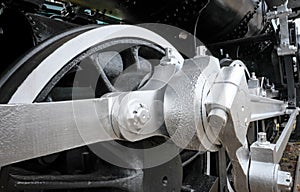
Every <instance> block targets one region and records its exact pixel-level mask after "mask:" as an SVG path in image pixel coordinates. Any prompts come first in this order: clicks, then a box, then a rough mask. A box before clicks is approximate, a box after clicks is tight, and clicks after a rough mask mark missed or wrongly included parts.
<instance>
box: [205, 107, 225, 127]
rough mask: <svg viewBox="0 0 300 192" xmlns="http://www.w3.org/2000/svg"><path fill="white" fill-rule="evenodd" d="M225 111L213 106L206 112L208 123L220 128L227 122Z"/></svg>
mask: <svg viewBox="0 0 300 192" xmlns="http://www.w3.org/2000/svg"><path fill="white" fill-rule="evenodd" d="M227 118H228V117H227V113H226V112H225V111H224V110H223V109H220V108H215V109H212V110H211V111H210V113H209V114H208V123H209V125H210V126H211V127H212V128H215V129H219V130H220V129H222V128H223V127H225V125H226V123H227Z"/></svg>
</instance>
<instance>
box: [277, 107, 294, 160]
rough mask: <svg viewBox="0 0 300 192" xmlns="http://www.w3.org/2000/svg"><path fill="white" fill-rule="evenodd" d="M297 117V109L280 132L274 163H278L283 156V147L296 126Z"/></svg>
mask: <svg viewBox="0 0 300 192" xmlns="http://www.w3.org/2000/svg"><path fill="white" fill-rule="evenodd" d="M297 115H298V109H296V110H294V111H293V112H292V114H291V116H290V118H289V120H288V122H287V124H286V125H285V127H284V130H283V131H282V133H281V135H280V137H279V139H278V140H277V142H276V147H275V149H276V155H275V163H279V162H280V159H281V157H282V155H283V152H284V150H285V147H286V145H287V143H288V141H289V138H290V136H291V133H292V131H293V129H294V126H295V125H296V117H297Z"/></svg>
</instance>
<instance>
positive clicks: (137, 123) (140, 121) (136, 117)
mask: <svg viewBox="0 0 300 192" xmlns="http://www.w3.org/2000/svg"><path fill="white" fill-rule="evenodd" d="M150 118H151V116H150V112H149V110H148V108H147V107H146V105H145V104H142V103H138V102H133V103H131V104H130V105H129V106H128V113H127V125H128V130H129V131H131V132H133V133H138V132H140V130H141V129H142V128H143V127H144V126H145V125H146V124H147V122H148V121H149V120H150Z"/></svg>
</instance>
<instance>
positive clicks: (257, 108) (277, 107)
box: [250, 95, 287, 121]
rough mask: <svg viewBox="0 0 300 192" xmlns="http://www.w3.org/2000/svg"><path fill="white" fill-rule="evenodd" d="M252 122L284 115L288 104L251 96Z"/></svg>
mask: <svg viewBox="0 0 300 192" xmlns="http://www.w3.org/2000/svg"><path fill="white" fill-rule="evenodd" d="M250 101H251V121H258V120H263V119H267V118H270V117H276V116H280V115H284V114H285V111H286V108H287V104H286V103H284V102H283V101H279V100H275V99H269V98H265V97H260V96H256V95H250Z"/></svg>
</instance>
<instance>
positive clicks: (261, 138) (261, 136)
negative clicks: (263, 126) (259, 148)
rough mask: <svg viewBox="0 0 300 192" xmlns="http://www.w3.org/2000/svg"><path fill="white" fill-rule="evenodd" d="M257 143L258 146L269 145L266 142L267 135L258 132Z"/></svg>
mask: <svg viewBox="0 0 300 192" xmlns="http://www.w3.org/2000/svg"><path fill="white" fill-rule="evenodd" d="M257 142H258V144H269V142H268V141H267V134H266V133H265V132H259V133H258V134H257Z"/></svg>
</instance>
